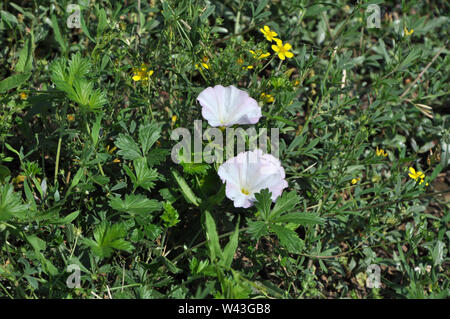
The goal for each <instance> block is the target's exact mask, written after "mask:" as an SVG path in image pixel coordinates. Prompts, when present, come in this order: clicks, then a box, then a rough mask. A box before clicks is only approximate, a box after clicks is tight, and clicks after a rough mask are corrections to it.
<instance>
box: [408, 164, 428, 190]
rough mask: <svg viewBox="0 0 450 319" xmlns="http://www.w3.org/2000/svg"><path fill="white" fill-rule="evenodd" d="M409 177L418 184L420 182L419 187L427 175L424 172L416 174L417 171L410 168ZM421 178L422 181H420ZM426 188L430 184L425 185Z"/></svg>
mask: <svg viewBox="0 0 450 319" xmlns="http://www.w3.org/2000/svg"><path fill="white" fill-rule="evenodd" d="M408 175H409V177H411V178H412V179H414V180H415V181H416V182H419V185H420V184H422V183H423V181H424V179H425V174H424V173H422V172H420V171H419V172H416V170H415V169H414V168H412V167H410V168H409V174H408ZM419 178H420V181H419ZM425 185H426V186H428V183H425Z"/></svg>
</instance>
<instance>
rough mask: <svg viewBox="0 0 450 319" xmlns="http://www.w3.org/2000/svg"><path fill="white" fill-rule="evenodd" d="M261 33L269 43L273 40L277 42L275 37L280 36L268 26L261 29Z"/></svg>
mask: <svg viewBox="0 0 450 319" xmlns="http://www.w3.org/2000/svg"><path fill="white" fill-rule="evenodd" d="M259 31H261V32H262V34H264V36H265V37H266V39H267V41H270V42H272V41H273V40H277V39H276V38H275V37H276V36H277V35H278V34H277V33H276V32H275V31H272V30H270V28H269V27H268V26H266V25H265V26H264V27H263V28H261V29H259Z"/></svg>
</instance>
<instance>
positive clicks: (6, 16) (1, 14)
mask: <svg viewBox="0 0 450 319" xmlns="http://www.w3.org/2000/svg"><path fill="white" fill-rule="evenodd" d="M0 17H1V18H2V19H1V20H4V21H6V22H8V25H9V26H10V27H12V24H16V25H17V24H18V21H17V18H16V16H15V15H13V14H11V13H9V12H7V11H3V10H1V11H0Z"/></svg>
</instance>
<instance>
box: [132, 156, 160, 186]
mask: <svg viewBox="0 0 450 319" xmlns="http://www.w3.org/2000/svg"><path fill="white" fill-rule="evenodd" d="M133 163H134V170H135V172H136V183H135V187H139V186H140V187H142V188H143V189H145V190H150V189H151V188H153V186H155V183H154V182H155V181H157V180H158V172H157V171H156V170H155V169H150V168H148V166H147V159H146V158H145V157H141V158H138V159H136V160H134V161H133Z"/></svg>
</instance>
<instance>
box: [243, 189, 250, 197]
mask: <svg viewBox="0 0 450 319" xmlns="http://www.w3.org/2000/svg"><path fill="white" fill-rule="evenodd" d="M241 192H242V194H244V195H250V192H249V191H248V190H246V189H245V188H241Z"/></svg>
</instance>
